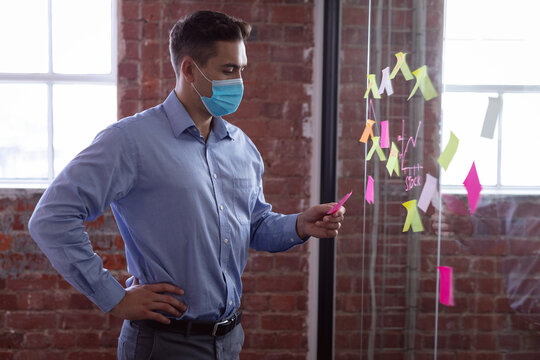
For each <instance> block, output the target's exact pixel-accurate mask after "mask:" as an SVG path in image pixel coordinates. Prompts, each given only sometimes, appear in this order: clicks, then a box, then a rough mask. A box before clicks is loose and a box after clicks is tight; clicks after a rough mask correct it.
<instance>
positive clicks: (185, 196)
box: [29, 11, 345, 360]
mask: <svg viewBox="0 0 540 360" xmlns="http://www.w3.org/2000/svg"><path fill="white" fill-rule="evenodd" d="M249 33H250V26H249V25H248V24H246V23H244V22H243V21H240V20H237V19H234V18H231V17H229V16H227V15H225V14H221V13H216V12H210V11H200V12H196V13H194V14H192V15H190V16H188V17H187V18H185V19H182V20H180V21H179V22H178V23H176V24H175V25H174V27H173V29H172V31H171V34H170V52H171V60H172V64H173V67H174V70H175V73H176V80H177V82H176V86H175V89H174V91H173V92H171V94H170V95H169V97H168V98H167V99H166V100H165V102H164V103H163V104H160V105H158V106H156V107H154V108H151V109H148V110H146V111H144V112H142V113H139V114H136V115H134V116H132V117H129V118H126V119H123V120H121V121H119V122H117V123H115V124H113V125H111V126H110V127H108V128H107V129H105V130H104V131H102V132H101V133H100V134H98V136H97V137H96V139H95V140H94V142H93V143H92V144H91V145H90V146H89V147H88V148H87V149H85V150H83V151H82V152H81V153H80V154H79V155H78V156H77V157H76V158H75V159H74V160H73V161H72V162H71V163H70V164H69V165H68V166H67V167H66V168H65V170H64V171H63V172H62V173H61V174H59V175H58V177H57V178H56V179H55V180H54V182H53V183H52V184H51V185H50V187H49V188H48V189H47V191H46V192H45V193H44V194H43V197H42V198H41V200H40V202H39V203H38V205H37V207H36V209H35V211H34V214H33V216H32V218H31V220H30V223H29V229H30V232H31V234H32V237H33V238H34V239H35V241H36V242H37V243H38V245H39V246H40V248H41V249H42V250H43V251H44V253H45V254H46V255H47V256H48V258H49V259H50V261H51V263H52V264H53V266H54V267H55V268H56V269H57V270H58V271H59V272H60V273H61V274H62V275H63V276H64V278H65V279H66V280H67V281H69V282H70V283H71V284H72V285H73V286H75V287H76V288H77V289H78V290H79V291H81V292H82V293H84V294H85V295H86V296H87V297H88V298H89V299H91V300H92V301H93V302H94V303H95V304H96V305H97V306H98V307H99V308H100V309H101V310H103V311H104V312H110V313H111V314H113V315H115V316H118V317H120V318H123V319H125V321H124V325H123V327H122V332H121V335H120V339H119V346H118V355H119V358H120V359H150V358H152V359H180V358H181V359H198V360H200V359H215V358H217V359H237V358H238V354H239V352H240V350H241V348H242V344H243V339H244V334H243V330H242V327H241V325H239V324H240V320H241V313H240V312H239V310H238V309H239V307H240V298H241V294H242V284H241V275H242V272H243V270H244V267H245V265H246V261H247V256H248V249H249V247H252V248H254V249H256V250H265V251H271V252H277V251H284V250H287V249H289V248H290V247H292V246H295V245H297V244H302V243H303V242H304V241H306V240H307V239H308V237H310V236H315V237H319V238H327V237H334V236H336V235H337V234H338V229H339V227H340V226H341V222H342V221H343V214H344V212H345V209H344V208H343V207H341V208H340V209H339V210H338V211H337V212H335V213H333V214H331V215H327V213H328V212H329V211H330V210H331V208H332V206H333V205H335V204H323V205H317V206H314V207H312V208H310V209H308V210H306V211H305V212H303V213H300V214H295V215H282V214H276V213H273V212H272V211H271V206H270V205H269V204H267V203H266V202H265V200H264V195H263V191H262V174H263V162H262V159H261V157H260V155H259V153H258V151H257V149H256V148H255V146H254V145H253V143H252V142H251V141H250V140H249V138H248V137H247V136H246V135H245V134H244V133H243V132H242V131H241V130H240V129H238V128H237V127H235V126H233V125H231V124H229V123H227V122H226V121H225V120H223V119H222V117H221V116H223V115H227V114H230V113H232V112H234V111H235V110H236V108H237V107H238V105H239V103H240V100H241V98H242V94H243V84H242V75H241V73H242V71H243V70H244V68H245V67H246V65H247V57H246V51H245V44H244V41H245V40H246V39H247V38H248V36H249ZM109 204H110V205H111V208H112V211H113V213H114V215H115V218H116V221H117V223H118V227H119V229H120V232H121V234H122V237H123V239H124V242H125V249H126V258H127V264H128V271H129V273H130V274H132V275H133V276H132V277H131V278H130V279H129V280H128V282H127V288H124V287H123V286H121V285H120V284H119V283H118V282H117V281H116V280H115V279H114V278H113V277H112V276H111V275H110V273H109V272H108V271H107V270H105V269H103V264H102V262H101V260H100V258H99V257H98V256H97V255H96V254H95V253H94V252H93V250H92V247H91V244H90V241H89V238H88V235H87V234H86V232H85V231H84V230H85V229H84V225H83V221H85V220H92V219H95V218H96V217H97V216H99V215H100V214H101V213H102V212H103V211H105V209H106V208H107V207H108V206H109Z"/></svg>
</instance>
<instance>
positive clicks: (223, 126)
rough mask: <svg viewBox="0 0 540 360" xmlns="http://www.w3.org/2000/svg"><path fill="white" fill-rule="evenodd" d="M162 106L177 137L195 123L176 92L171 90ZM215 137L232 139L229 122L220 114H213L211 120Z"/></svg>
mask: <svg viewBox="0 0 540 360" xmlns="http://www.w3.org/2000/svg"><path fill="white" fill-rule="evenodd" d="M163 108H164V109H165V113H166V114H167V118H168V119H169V123H170V124H171V128H172V131H173V133H174V136H176V137H178V136H179V135H180V134H181V133H183V132H184V131H186V130H187V129H188V128H190V127H192V126H195V123H194V122H193V120H192V119H191V116H189V114H188V112H187V111H186V108H185V107H184V105H183V104H182V103H181V102H180V100H179V99H178V97H177V96H176V93H175V92H174V90H173V91H171V93H170V94H169V96H168V97H167V99H166V100H165V101H164V102H163ZM211 131H213V132H214V133H215V135H216V138H218V139H219V140H222V139H224V138H226V137H227V136H228V137H229V138H231V139H232V140H234V137H233V136H232V135H231V131H229V124H228V123H227V122H226V121H225V120H223V118H222V117H221V116H215V117H214V120H213V122H212V130H211Z"/></svg>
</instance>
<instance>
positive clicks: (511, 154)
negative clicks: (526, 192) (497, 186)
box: [501, 94, 540, 186]
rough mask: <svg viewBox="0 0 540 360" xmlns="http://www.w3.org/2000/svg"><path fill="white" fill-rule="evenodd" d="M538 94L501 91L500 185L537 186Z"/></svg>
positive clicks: (539, 104) (539, 131)
mask: <svg viewBox="0 0 540 360" xmlns="http://www.w3.org/2000/svg"><path fill="white" fill-rule="evenodd" d="M539 114H540V94H505V95H504V98H503V113H502V126H503V140H502V163H501V182H502V184H503V185H513V186H519V185H521V186H540V170H538V169H539V168H538V165H537V163H538V160H537V154H538V143H537V141H538V134H540V118H539V116H540V115H539Z"/></svg>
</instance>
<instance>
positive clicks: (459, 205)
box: [442, 194, 469, 215]
mask: <svg viewBox="0 0 540 360" xmlns="http://www.w3.org/2000/svg"><path fill="white" fill-rule="evenodd" d="M442 198H443V201H444V205H445V206H446V207H447V208H448V210H450V211H452V212H453V213H454V214H456V215H469V210H467V206H465V204H464V203H463V201H461V200H460V199H459V198H458V197H457V196H456V195H449V194H443V195H442Z"/></svg>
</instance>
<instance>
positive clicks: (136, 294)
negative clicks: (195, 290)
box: [111, 279, 187, 325]
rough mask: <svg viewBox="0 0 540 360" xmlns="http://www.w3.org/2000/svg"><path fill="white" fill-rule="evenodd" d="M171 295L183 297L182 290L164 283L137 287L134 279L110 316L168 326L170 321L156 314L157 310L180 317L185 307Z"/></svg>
mask: <svg viewBox="0 0 540 360" xmlns="http://www.w3.org/2000/svg"><path fill="white" fill-rule="evenodd" d="M162 293H171V294H176V295H183V294H184V290H182V289H180V288H178V287H176V286H174V285H171V284H166V283H160V284H150V285H139V284H138V282H137V280H136V279H135V281H134V283H133V285H132V286H130V287H128V288H127V289H126V295H125V296H124V298H123V299H122V300H121V301H120V302H119V303H118V304H117V305H116V306H115V307H114V308H113V309H112V310H111V314H112V315H114V316H116V317H119V318H122V319H126V320H146V319H148V320H155V321H158V322H160V323H163V324H166V325H168V324H169V323H170V320H169V319H167V317H166V316H164V315H162V314H160V313H157V312H156V311H157V310H160V311H163V312H166V313H169V314H171V315H173V316H180V315H181V314H182V313H183V312H184V311H186V309H187V307H186V305H185V304H183V303H182V302H180V301H179V300H178V299H176V298H174V297H172V296H171V295H165V294H162Z"/></svg>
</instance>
